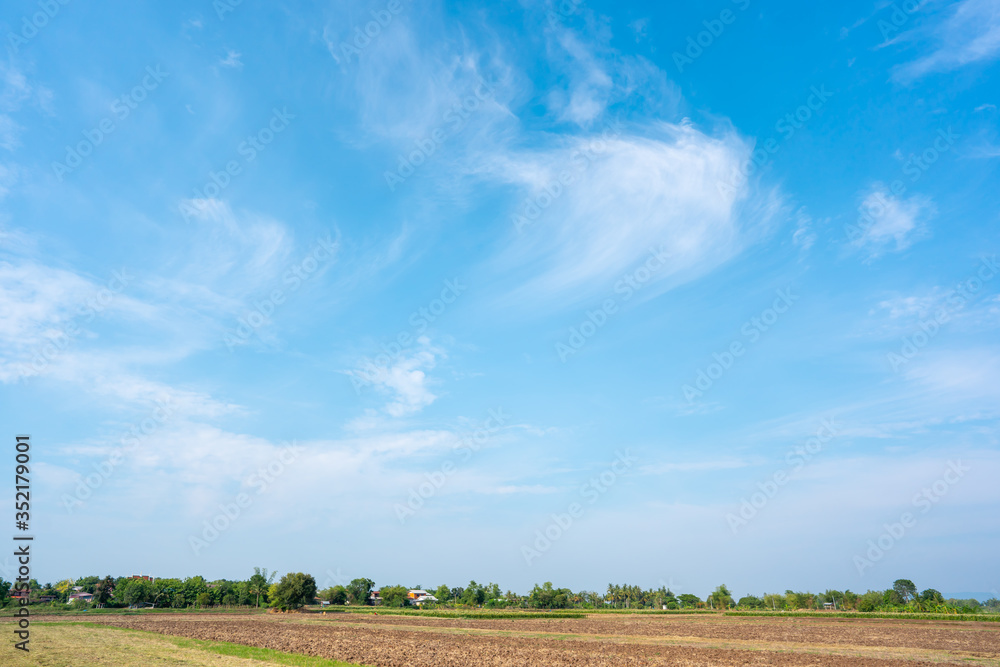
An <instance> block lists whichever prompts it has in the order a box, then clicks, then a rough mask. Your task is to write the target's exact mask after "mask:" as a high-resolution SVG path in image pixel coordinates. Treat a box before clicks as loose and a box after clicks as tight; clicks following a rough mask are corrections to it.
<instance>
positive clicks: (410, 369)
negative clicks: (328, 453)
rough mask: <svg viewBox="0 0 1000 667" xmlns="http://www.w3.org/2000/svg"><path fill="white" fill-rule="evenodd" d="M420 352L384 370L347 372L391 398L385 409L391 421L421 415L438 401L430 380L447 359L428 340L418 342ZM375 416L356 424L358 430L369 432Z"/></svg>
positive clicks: (399, 358)
mask: <svg viewBox="0 0 1000 667" xmlns="http://www.w3.org/2000/svg"><path fill="white" fill-rule="evenodd" d="M417 344H418V346H419V347H418V348H417V349H415V350H413V351H405V352H401V353H400V354H399V355H398V356H397V357H396V358H394V359H392V360H391V362H390V363H388V364H386V365H383V366H375V365H373V364H370V363H369V364H359V369H355V370H349V371H345V373H347V374H348V375H352V376H355V377H356V378H357V379H358V380H359V381H360V382H361V383H362V384H364V385H369V384H370V385H372V386H373V387H374V388H375V389H376V390H377V391H379V392H381V393H382V394H384V395H387V396H389V398H390V401H389V403H388V404H386V406H385V407H384V410H385V412H386V413H388V414H389V415H390V416H392V417H406V416H409V415H413V414H416V413H417V412H420V411H421V410H423V409H424V408H425V407H427V406H428V405H430V404H431V403H433V402H434V401H435V400H437V398H438V397H437V395H436V394H434V393H433V392H432V391H431V389H430V387H431V385H432V384H433V380H432V379H431V378H430V377H429V376H428V372H430V371H432V370H433V369H434V368H435V367H436V366H437V364H438V361H440V360H441V359H444V358H446V356H447V355H446V354H445V351H444V349H442V348H441V347H437V346H434V345H432V344H431V341H430V339H429V338H428V337H427V336H421V337H420V338H418V339H417ZM373 419H374V416H373V415H368V416H367V417H365V418H363V419H361V420H360V421H358V420H355V422H354V426H355V428H370V427H372V426H373V425H374V424H376V423H377V421H374V422H373Z"/></svg>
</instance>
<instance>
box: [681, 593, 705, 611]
mask: <svg viewBox="0 0 1000 667" xmlns="http://www.w3.org/2000/svg"><path fill="white" fill-rule="evenodd" d="M677 600H678V601H679V602H680V603H681V606H682V607H691V608H694V607H697V606H698V603H699V602H701V599H700V598H699V597H698V596H697V595H692V594H691V593H681V594H680V595H678V596H677Z"/></svg>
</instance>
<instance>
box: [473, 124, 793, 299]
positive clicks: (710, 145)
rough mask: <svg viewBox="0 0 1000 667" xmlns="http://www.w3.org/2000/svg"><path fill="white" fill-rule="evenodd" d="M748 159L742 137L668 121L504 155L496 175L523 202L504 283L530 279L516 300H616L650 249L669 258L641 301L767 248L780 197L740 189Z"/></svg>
mask: <svg viewBox="0 0 1000 667" xmlns="http://www.w3.org/2000/svg"><path fill="white" fill-rule="evenodd" d="M635 129H636V130H639V129H640V128H635ZM748 153H749V144H748V143H746V142H745V141H744V140H742V139H740V138H739V137H737V136H735V135H732V134H728V135H723V136H721V137H712V136H710V135H708V134H706V133H704V132H702V131H701V130H699V129H697V128H695V127H694V126H692V125H690V124H679V125H676V124H668V123H660V124H657V125H655V126H652V127H650V128H648V130H647V131H645V132H643V133H641V134H640V133H639V132H635V133H626V132H624V131H622V132H621V133H617V132H615V131H612V132H611V133H610V136H609V134H608V133H606V134H605V135H604V136H598V137H594V138H592V139H584V138H574V139H570V140H566V141H564V143H563V144H562V145H557V146H556V147H554V148H552V149H550V150H548V151H544V152H542V151H536V152H532V153H525V154H509V155H498V156H496V157H495V158H494V159H493V160H491V164H492V172H491V173H490V175H491V176H492V177H494V178H496V179H498V180H500V181H506V182H509V183H512V184H516V185H518V186H520V188H521V192H522V193H523V196H525V197H526V198H525V199H524V200H523V203H521V204H519V205H518V206H517V207H516V208H515V210H514V211H513V212H512V213H513V215H512V219H513V220H514V221H515V224H514V227H515V228H516V229H512V232H514V233H513V234H512V239H511V242H510V245H509V247H508V249H507V251H506V253H505V254H504V255H503V257H502V258H501V260H500V261H501V264H502V266H503V270H504V271H505V272H506V273H508V274H510V275H514V276H523V284H522V285H521V286H520V287H519V288H517V289H516V290H515V292H514V294H513V295H512V299H516V300H524V299H528V300H529V301H530V300H538V299H539V298H542V299H548V298H552V297H560V298H562V299H566V298H567V297H569V298H571V299H586V298H591V297H593V296H594V295H595V294H597V293H605V294H607V293H610V291H611V290H612V288H613V286H614V285H615V283H616V281H618V280H619V279H620V278H621V277H622V275H623V274H625V273H626V272H627V271H630V270H633V269H634V268H635V266H636V264H637V263H638V262H640V261H642V260H643V259H644V258H645V256H647V255H649V252H650V250H649V249H650V248H651V247H652V248H663V250H664V252H665V253H666V254H667V255H669V257H670V259H669V260H668V261H667V265H666V266H665V267H663V268H662V269H659V270H657V272H656V273H655V276H654V277H653V279H652V280H651V281H650V283H649V286H648V287H644V288H643V296H644V297H653V296H656V295H657V294H659V293H662V292H663V291H664V290H666V289H669V288H670V287H671V286H674V285H677V284H680V283H683V282H686V281H688V280H691V279H693V278H695V277H698V276H700V275H703V274H704V273H707V272H708V271H711V270H712V269H713V268H715V267H717V266H719V265H720V264H721V263H723V262H725V261H726V260H728V259H730V258H731V257H733V256H734V255H736V254H737V253H739V252H740V251H741V250H742V249H743V248H745V247H746V246H747V245H748V244H750V243H753V242H754V241H755V240H756V239H758V238H760V237H761V236H762V235H763V233H765V232H766V230H767V229H768V226H769V223H771V222H773V217H774V214H775V212H776V211H777V210H778V209H779V208H780V201H781V199H780V196H779V195H778V194H777V193H776V192H763V193H761V192H757V191H755V188H754V186H752V185H751V184H749V183H743V184H741V185H737V186H732V174H734V173H736V172H737V170H738V167H739V165H741V164H742V163H743V160H745V159H746V157H747V155H748ZM565 174H569V175H570V179H566V178H565ZM561 178H562V182H560V179H561ZM567 180H570V181H571V182H567ZM518 232H519V233H518Z"/></svg>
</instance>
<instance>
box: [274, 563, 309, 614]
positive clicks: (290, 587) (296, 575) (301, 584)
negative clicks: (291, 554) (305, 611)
mask: <svg viewBox="0 0 1000 667" xmlns="http://www.w3.org/2000/svg"><path fill="white" fill-rule="evenodd" d="M275 592H276V593H277V597H276V599H275V600H274V601H273V602H272V604H275V603H277V605H278V606H281V607H286V608H288V609H298V608H299V607H302V606H304V605H307V604H312V603H313V599H314V598H315V597H316V579H314V578H313V576H312V575H311V574H303V573H302V572H289V573H288V574H286V575H285V576H283V577H282V578H281V581H279V582H278V587H277V589H276V591H275Z"/></svg>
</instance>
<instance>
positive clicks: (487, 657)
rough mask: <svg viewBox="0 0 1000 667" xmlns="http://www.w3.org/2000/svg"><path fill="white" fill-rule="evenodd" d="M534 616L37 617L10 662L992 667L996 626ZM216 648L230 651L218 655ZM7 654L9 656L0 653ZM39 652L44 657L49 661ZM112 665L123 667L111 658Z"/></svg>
mask: <svg viewBox="0 0 1000 667" xmlns="http://www.w3.org/2000/svg"><path fill="white" fill-rule="evenodd" d="M539 616H541V615H538V614H535V615H532V616H526V617H520V616H519V615H518V614H516V613H508V614H502V615H498V616H497V617H496V618H489V617H477V618H461V617H441V616H430V615H425V614H418V613H410V614H385V613H379V614H378V615H374V614H371V613H364V614H358V613H344V612H331V613H326V614H323V613H320V612H315V611H310V612H305V613H288V614H219V613H214V614H196V613H191V614H185V613H172V614H158V613H140V614H127V615H126V614H101V615H91V616H89V617H86V620H87V621H88V622H87V623H86V624H81V623H80V622H81V621H82V620H83V618H81V615H73V616H58V617H56V616H53V617H44V616H36V617H35V618H34V619H33V620H34V622H35V624H36V626H35V627H36V630H35V633H34V634H33V642H32V648H33V651H32V656H31V659H30V660H31V661H29V659H28V657H27V656H16V658H15V659H16V660H20V662H17V661H15V662H12V663H11V664H14V665H20V664H25V665H29V664H46V665H53V666H56V667H58V666H60V665H64V664H65V665H70V664H72V665H74V667H75V666H76V665H97V664H112V663H111V662H100V660H105V661H107V659H108V658H109V657H113V656H111V655H109V654H108V653H107V652H106V651H102V652H100V653H94V654H93V656H94V657H92V658H87V657H85V658H84V659H83V660H81V659H80V655H81V654H79V653H78V654H77V658H76V659H75V660H74V661H73V662H60V661H59V659H58V657H57V654H58V653H59V651H64V650H65V646H63V644H65V643H66V642H73V643H74V644H76V645H78V646H79V645H81V644H86V643H88V642H89V643H90V644H92V645H107V646H108V647H109V650H112V651H114V650H116V649H113V648H112V647H113V646H125V645H126V644H127V643H128V642H133V643H135V642H136V639H134V638H136V637H142V638H143V641H142V642H141V644H142V645H143V646H144V647H145V646H150V647H154V648H155V646H157V645H161V644H163V642H173V643H172V644H170V645H171V646H174V645H176V644H175V643H176V642H178V641H187V642H189V643H188V644H184V645H183V647H179V652H178V653H177V654H176V655H174V657H173V658H171V659H170V661H169V664H191V665H202V664H234V665H236V664H301V665H333V664H337V663H335V662H331V661H334V660H336V661H344V662H346V663H351V664H364V665H380V666H382V665H384V666H395V665H469V664H480V665H525V664H535V665H819V664H822V665H844V666H849V665H884V666H890V665H910V666H916V665H931V664H937V665H940V664H972V665H996V666H1000V624H998V623H991V622H981V621H957V620H901V619H889V618H870V619H869V618H866V619H857V618H838V617H835V616H832V615H824V614H817V615H814V616H811V617H802V616H788V617H782V616H726V615H721V614H642V613H639V614H586V615H578V616H575V617H555V616H553V617H548V618H545V617H541V618H540V617H539ZM147 633H148V634H147ZM157 635H159V636H157ZM177 638H184V639H177ZM123 642H124V644H123ZM233 645H235V647H233ZM225 646H229V647H230V648H228V649H225V650H223V649H222V648H220V647H225ZM199 647H200V649H199ZM213 647H215V648H213ZM241 647H242V648H241ZM247 647H257V648H258V649H266V651H264V652H258V653H246V651H250V650H251V649H249V648H247ZM4 648H5V649H6V648H7V647H4ZM154 648H150V649H148V650H150V651H152V650H154ZM241 651H243V652H241ZM5 654H6V655H8V656H9V655H10V653H7V652H6V651H5ZM289 654H296V655H295V656H293V655H289ZM48 655H51V656H52V659H47V658H46V656H48ZM166 655H173V654H166ZM185 656H186V657H185ZM296 656H301V657H296ZM305 656H311V658H308V657H305ZM208 658H211V659H210V660H208ZM87 660H90V661H89V662H88V661H87ZM163 660H164V661H163V662H161V661H160V659H159V658H157V657H156V656H155V655H153V654H149V655H148V656H147V657H146V659H145V662H143V663H142V664H168V662H166V660H167V658H166V657H164V658H163ZM206 660H207V661H206ZM300 660H301V661H300ZM241 661H243V662H241ZM113 662H114V664H116V665H123V664H129V663H124V662H121V661H119V660H114V661H113ZM5 664H7V663H5Z"/></svg>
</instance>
